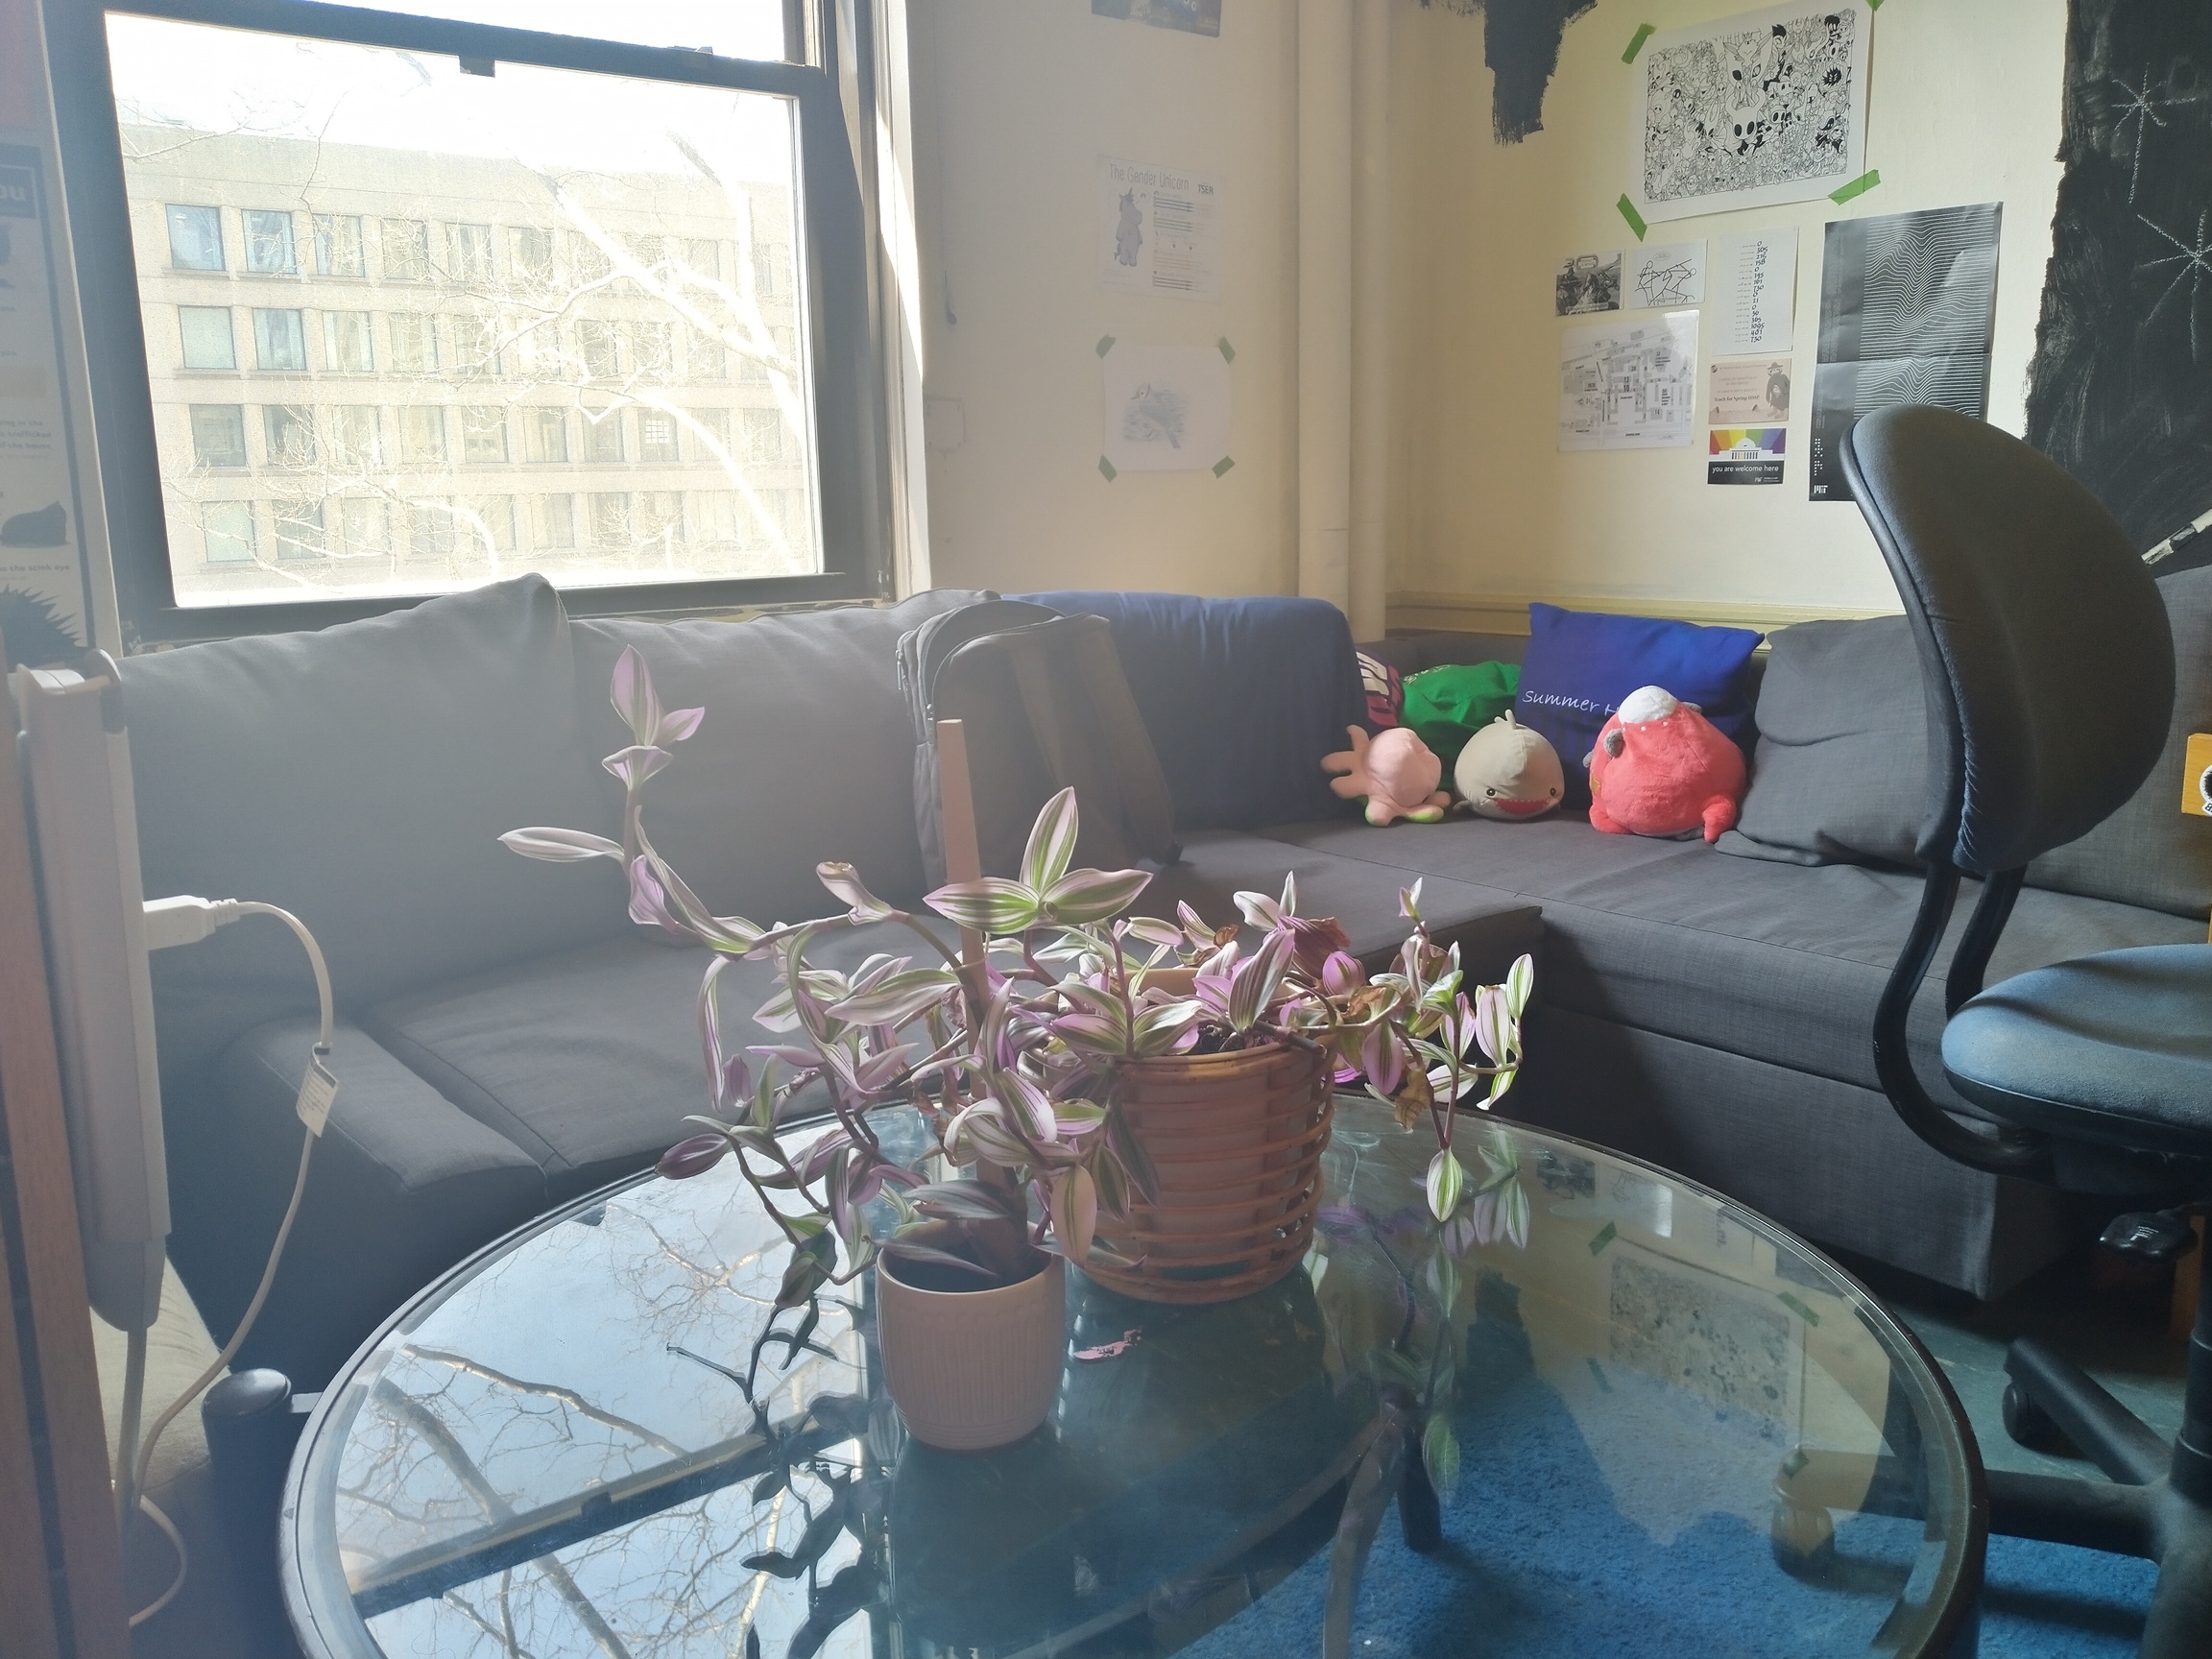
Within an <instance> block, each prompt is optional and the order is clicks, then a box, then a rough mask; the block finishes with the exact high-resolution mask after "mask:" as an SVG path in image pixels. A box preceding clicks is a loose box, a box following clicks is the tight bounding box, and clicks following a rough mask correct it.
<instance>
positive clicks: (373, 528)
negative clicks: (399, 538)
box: [338, 495, 392, 556]
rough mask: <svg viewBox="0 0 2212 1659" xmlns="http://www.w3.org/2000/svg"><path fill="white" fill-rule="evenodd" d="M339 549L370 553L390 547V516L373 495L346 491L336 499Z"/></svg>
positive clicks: (380, 551) (388, 550) (353, 552)
mask: <svg viewBox="0 0 2212 1659" xmlns="http://www.w3.org/2000/svg"><path fill="white" fill-rule="evenodd" d="M338 539H339V541H342V542H343V543H344V547H343V548H342V551H344V552H346V553H349V554H357V555H361V556H369V555H373V554H377V553H389V552H391V551H392V520H391V517H390V515H388V514H387V513H386V512H385V511H384V503H383V501H382V500H381V499H380V498H379V497H377V496H374V495H348V496H346V497H345V498H344V499H342V500H341V501H340V502H339V503H338Z"/></svg>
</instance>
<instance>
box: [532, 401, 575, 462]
mask: <svg viewBox="0 0 2212 1659" xmlns="http://www.w3.org/2000/svg"><path fill="white" fill-rule="evenodd" d="M522 451H523V453H524V454H525V455H526V456H528V457H529V459H531V460H533V461H565V460H567V459H568V417H567V415H566V413H565V411H563V410H559V409H525V410H523V411H522Z"/></svg>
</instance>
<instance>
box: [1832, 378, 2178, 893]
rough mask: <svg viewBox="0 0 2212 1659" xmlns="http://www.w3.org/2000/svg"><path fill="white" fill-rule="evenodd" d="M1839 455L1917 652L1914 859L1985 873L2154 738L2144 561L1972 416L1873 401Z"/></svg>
mask: <svg viewBox="0 0 2212 1659" xmlns="http://www.w3.org/2000/svg"><path fill="white" fill-rule="evenodd" d="M1841 459H1842V464H1843V475H1844V476H1845V477H1846V478H1847V479H1849V480H1850V483H1851V488H1852V490H1853V492H1854V493H1856V495H1857V496H1858V500H1859V506H1860V509H1861V511H1862V512H1863V513H1864V514H1865V516H1866V522H1867V524H1868V525H1870V526H1871V527H1872V529H1873V531H1874V539H1875V541H1877V542H1879V543H1880V544H1881V548H1882V556H1883V558H1884V559H1886V560H1887V561H1888V564H1889V573H1890V575H1891V576H1892V577H1893V578H1895V580H1896V583H1897V591H1898V593H1899V595H1900V596H1901V597H1902V598H1903V600H1904V602H1905V612H1906V614H1907V616H1908V617H1909V618H1910V619H1911V626H1912V634H1913V637H1914V639H1915V640H1916V641H1917V642H1918V645H1919V648H1920V671H1921V677H1922V679H1923V681H1924V682H1925V684H1926V686H1927V693H1928V808H1927V815H1926V817H1925V818H1924V819H1923V820H1922V823H1921V829H1920V843H1919V851H1920V854H1921V856H1922V857H1924V858H1929V859H1943V860H1948V861H1949V862H1950V863H1952V864H1955V865H1956V866H1957V867H1958V868H1959V869H1960V870H1962V871H1964V872H1966V873H1967V874H1968V875H1973V876H1990V875H1994V874H1996V873H1998V872H2000V871H2008V870H2016V869H2018V868H2020V867H2021V866H2023V865H2025V864H2027V863H2028V862H2029V860H2031V859H2032V858H2034V857H2035V856H2036V855H2038V854H2042V853H2046V852H2048V851H2050V850H2051V849H2052V848H2054V847H2058V846H2063V845H2064V844H2065V843H2067V842H2069V841H2072V840H2074V839H2075V838H2076V837H2078V836H2080V835H2082V834H2085V833H2086V832H2087V831H2088V830H2090V829H2094V828H2095V827H2096V826H2097V825H2098V824H2100V823H2102V822H2103V821H2104V819H2105V818H2106V817H2108V816H2109V815H2110V814H2112V813H2113V812H2115V811H2117V810H2118V809H2119V808H2120V806H2121V805H2123V804H2125V803H2126V802H2127V800H2128V797H2129V796H2131V795H2133V794H2134V793H2135V790H2136V789H2137V787H2138V786H2139V785H2140V784H2141V783H2142V782H2143V781H2144V779H2145V778H2147V777H2148V776H2149V775H2150V773H2151V769H2152V767H2153V766H2154V765H2156V764H2157V761H2158V757H2159V753H2160V751H2161V750H2162V749H2163V747H2164V745H2165V741H2166V728H2167V723H2168V721H2169V720H2170V718H2171V716H2172V712H2173V705H2174V642H2173V636H2172V633H2171V631H2170V630H2169V628H2168V625H2167V620H2166V607H2165V604H2164V602H2163V601H2162V600H2161V599H2160V598H2159V595H2158V588H2157V584H2156V583H2155V582H2153V581H2152V576H2151V570H2150V567H2149V566H2148V565H2145V564H2144V563H2143V561H2142V559H2141V557H2140V556H2139V555H2138V554H2137V552H2136V550H2135V549H2134V547H2132V546H2131V545H2130V544H2129V543H2128V537H2127V534H2126V532H2124V531H2123V530H2122V529H2121V528H2120V526H2119V524H2118V523H2117V522H2116V521H2115V520H2114V519H2113V517H2112V516H2111V515H2110V514H2109V513H2107V512H2105V511H2104V507H2103V506H2102V505H2101V504H2100V503H2099V502H2098V500H2097V498H2096V497H2095V496H2094V495H2092V494H2090V493H2089V492H2088V491H2087V490H2086V489H2084V488H2083V487H2082V486H2081V485H2080V483H2079V482H2078V481H2077V480H2076V479H2075V478H2074V477H2073V475H2072V474H2070V473H2069V472H2067V471H2066V469H2064V468H2062V467H2060V466H2058V465H2057V464H2056V462H2054V461H2051V460H2049V459H2047V458H2046V457H2044V456H2043V455H2040V454H2038V453H2037V452H2036V451H2035V450H2033V449H2032V448H2030V447H2029V446H2028V445H2026V444H2023V443H2022V442H2021V441H2020V440H2019V439H2017V438H2014V437H2012V436H2010V435H2009V434H2008V433H2005V432H2001V431H1999V430H1998V429H1997V428H1996V427H1994V426H1991V425H1989V424H1987V423H1986V422H1984V421H1975V420H1970V419H1968V418H1967V417H1966V416H1963V415H1957V414H1953V413H1952V412H1951V411H1949V410H1945V409H1931V408H1925V407H1920V406H1908V407H1902V408H1894V409H1885V410H1882V411H1880V412H1878V413H1876V414H1873V415H1869V416H1867V417H1866V418H1865V419H1864V420H1863V421H1860V422H1859V423H1858V424H1857V425H1856V426H1854V427H1853V428H1852V429H1851V430H1850V432H1849V433H1848V434H1846V435H1845V437H1844V439H1843V444H1842V456H1841Z"/></svg>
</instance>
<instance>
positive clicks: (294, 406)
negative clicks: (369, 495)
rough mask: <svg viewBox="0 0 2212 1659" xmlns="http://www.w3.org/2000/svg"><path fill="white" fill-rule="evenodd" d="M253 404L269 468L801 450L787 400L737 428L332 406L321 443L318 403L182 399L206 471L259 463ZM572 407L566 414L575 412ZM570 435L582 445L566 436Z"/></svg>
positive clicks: (780, 456)
mask: <svg viewBox="0 0 2212 1659" xmlns="http://www.w3.org/2000/svg"><path fill="white" fill-rule="evenodd" d="M249 408H252V409H254V410H257V411H258V413H257V415H255V416H254V417H252V419H254V420H257V421H258V422H259V424H260V427H261V434H262V443H263V451H262V452H263V454H264V455H265V456H266V458H267V462H268V465H270V466H272V467H281V468H292V469H297V468H302V467H313V466H316V465H318V464H321V463H323V462H324V461H325V459H327V461H328V463H329V464H330V465H331V466H332V467H334V468H337V469H345V470H360V471H368V470H372V469H382V468H386V467H390V466H392V465H394V464H397V465H398V466H402V467H409V466H413V467H420V466H445V465H449V464H452V463H454V462H458V463H460V464H462V465H464V466H471V467H481V466H499V465H503V464H505V463H507V462H510V461H517V460H519V461H531V462H540V463H560V462H570V461H586V462H591V463H614V462H627V461H636V462H637V463H639V464H641V465H648V466H677V465H682V464H683V463H685V461H689V462H690V463H692V464H693V465H701V466H721V467H727V466H729V465H731V464H732V463H738V464H742V465H745V466H755V467H774V466H782V465H787V464H790V463H793V462H796V461H798V460H799V459H800V458H801V457H800V455H799V448H798V445H797V444H796V443H795V442H794V441H793V439H792V435H791V429H790V424H789V422H788V421H785V420H784V418H783V412H782V411H781V409H741V410H738V411H737V412H736V413H737V414H738V416H739V417H740V421H741V423H740V425H739V426H738V428H737V430H736V432H735V434H734V443H733V432H732V428H731V421H730V417H731V411H730V410H728V409H688V410H685V411H683V412H682V413H681V414H679V413H677V412H674V411H671V410H665V409H623V408H610V409H604V410H589V409H585V410H570V409H561V408H553V407H550V406H547V405H529V404H525V405H522V406H519V407H515V408H501V407H499V406H497V405H482V404H464V405H461V406H459V407H448V406H447V405H445V404H443V403H413V404H405V405H402V406H400V407H398V408H396V409H387V408H383V407H380V406H378V405H376V404H373V403H337V404H332V405H330V406H328V407H327V408H326V409H325V410H324V411H323V412H322V413H323V424H324V430H325V431H326V432H327V435H328V439H329V445H328V453H327V456H325V451H324V447H323V445H321V444H320V443H319V442H318V422H317V418H316V410H315V409H314V408H313V407H311V406H309V405H306V404H299V403H263V404H252V405H249V404H241V403H192V404H188V405H186V410H187V416H188V420H189V422H190V425H191V430H192V456H193V459H194V461H195V462H197V463H198V464H199V465H200V466H201V467H204V468H214V469H236V468H241V467H247V466H251V465H252V461H251V459H250V457H249V456H248V454H247V451H246V427H247V422H248V420H249V416H248V413H247V411H248V410H249ZM571 416H574V418H575V419H574V420H573V421H571V419H570V417H571ZM571 433H573V434H574V435H575V438H576V442H574V443H573V444H572V443H571V442H570V437H571Z"/></svg>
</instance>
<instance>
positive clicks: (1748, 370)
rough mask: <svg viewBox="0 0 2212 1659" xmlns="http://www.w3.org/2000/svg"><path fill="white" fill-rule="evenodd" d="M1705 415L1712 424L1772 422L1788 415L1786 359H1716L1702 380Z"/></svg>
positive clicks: (1760, 423) (1785, 418)
mask: <svg viewBox="0 0 2212 1659" xmlns="http://www.w3.org/2000/svg"><path fill="white" fill-rule="evenodd" d="M1705 419H1706V420H1707V421H1711V422H1712V423H1713V424H1714V425H1716V426H1772V425H1775V424H1777V423H1778V422H1780V421H1787V420H1789V419H1790V359H1789V358H1787V357H1768V358H1766V359H1763V360H1760V361H1756V362H1751V363H1716V364H1714V365H1713V366H1712V369H1711V370H1710V371H1709V372H1708V373H1707V376H1706V381H1705Z"/></svg>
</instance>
